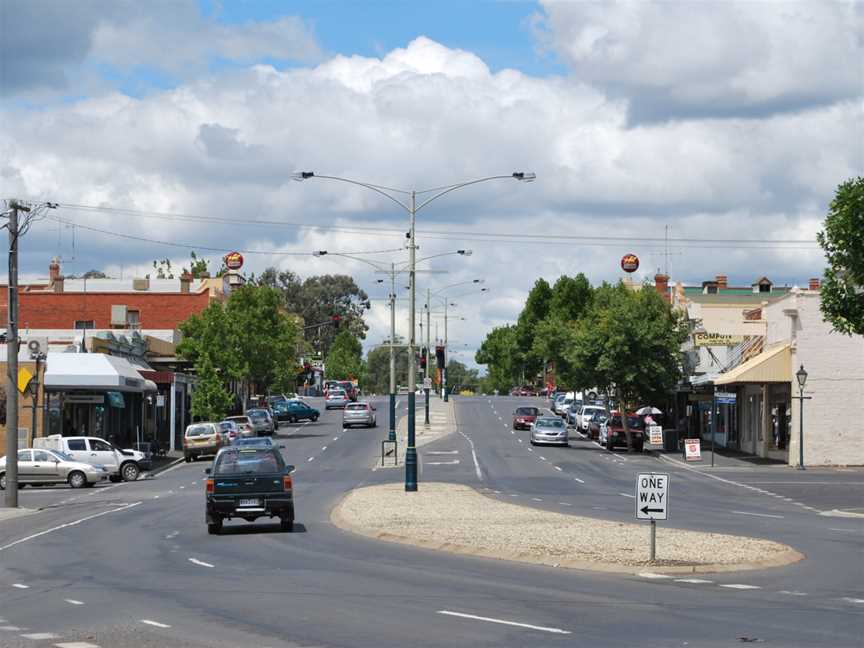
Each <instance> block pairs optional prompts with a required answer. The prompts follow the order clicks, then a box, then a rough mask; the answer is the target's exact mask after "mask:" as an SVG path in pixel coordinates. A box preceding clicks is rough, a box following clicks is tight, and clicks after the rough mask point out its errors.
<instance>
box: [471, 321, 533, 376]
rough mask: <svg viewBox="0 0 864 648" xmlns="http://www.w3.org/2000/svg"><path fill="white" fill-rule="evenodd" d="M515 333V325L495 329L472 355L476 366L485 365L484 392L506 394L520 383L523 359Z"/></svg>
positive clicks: (516, 331) (516, 330)
mask: <svg viewBox="0 0 864 648" xmlns="http://www.w3.org/2000/svg"><path fill="white" fill-rule="evenodd" d="M517 333H518V329H517V326H516V325H507V326H499V327H496V328H494V329H492V330H491V331H490V332H489V333H488V334H487V335H486V339H485V340H483V342H482V344H481V345H480V348H479V349H477V353H475V354H474V361H475V362H477V364H481V365H486V378H485V380H484V389H485V390H486V391H494V390H498V391H499V392H507V391H509V390H510V388H511V387H512V386H513V385H514V384H516V383H517V382H519V381H520V379H521V375H522V367H523V366H524V359H523V354H522V353H521V351H520V348H519V342H518V337H517Z"/></svg>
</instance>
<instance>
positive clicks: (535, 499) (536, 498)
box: [531, 497, 543, 502]
mask: <svg viewBox="0 0 864 648" xmlns="http://www.w3.org/2000/svg"><path fill="white" fill-rule="evenodd" d="M531 499H532V500H534V501H535V502H542V501H543V500H542V499H540V498H539V497H532V498H531Z"/></svg>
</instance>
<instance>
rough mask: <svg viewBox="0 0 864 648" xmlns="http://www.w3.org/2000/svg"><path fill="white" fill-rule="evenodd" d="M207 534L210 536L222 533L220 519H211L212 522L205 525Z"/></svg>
mask: <svg viewBox="0 0 864 648" xmlns="http://www.w3.org/2000/svg"><path fill="white" fill-rule="evenodd" d="M207 533H209V534H210V535H219V534H220V533H222V518H213V521H212V522H209V523H208V524H207Z"/></svg>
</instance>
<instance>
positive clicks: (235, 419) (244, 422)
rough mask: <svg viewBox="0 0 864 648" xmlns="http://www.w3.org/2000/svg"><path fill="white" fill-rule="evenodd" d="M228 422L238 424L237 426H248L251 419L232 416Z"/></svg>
mask: <svg viewBox="0 0 864 648" xmlns="http://www.w3.org/2000/svg"><path fill="white" fill-rule="evenodd" d="M225 420H226V421H231V422H232V423H236V424H237V425H248V424H249V417H248V416H231V417H229V418H227V419H225Z"/></svg>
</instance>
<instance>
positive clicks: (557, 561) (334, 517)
mask: <svg viewBox="0 0 864 648" xmlns="http://www.w3.org/2000/svg"><path fill="white" fill-rule="evenodd" d="M468 488H470V487H468ZM472 490H474V492H475V493H477V494H478V495H482V496H484V497H485V498H488V499H490V500H492V501H495V502H499V501H500V500H498V499H496V498H493V497H491V496H490V495H488V494H486V493H483V492H481V491H478V490H477V489H472ZM352 492H353V491H349V492H347V493H346V494H345V495H344V496H343V498H342V499H341V500H340V501H339V502H338V503H337V504H336V506H334V507H333V509H332V510H331V512H330V520H331V522H332V523H333V524H334V525H335V526H337V527H338V528H340V529H343V530H345V531H349V532H351V533H355V534H357V535H361V536H364V537H367V538H372V539H374V540H381V541H384V542H396V543H399V544H406V545H413V546H416V547H421V548H424V549H433V550H436V551H446V552H450V553H456V554H462V555H468V556H475V557H481V558H492V559H496V560H509V561H514V562H522V563H530V564H535V565H543V566H547V567H555V568H565V569H576V570H583V571H597V572H605V573H617V574H628V575H637V574H639V573H641V572H643V571H645V569H651V571H652V572H655V573H662V574H710V573H724V572H738V571H749V570H759V569H768V568H773V567H784V566H787V565H791V564H794V563H796V562H799V561H801V560H803V559H804V558H805V557H806V556H805V555H804V554H802V553H801V552H799V551H797V550H795V549H793V548H792V547H788V546H786V549H785V550H784V551H783V552H781V553H780V554H778V555H775V556H772V557H770V558H766V559H763V560H758V561H750V562H742V563H737V564H729V563H699V564H689V565H681V564H678V565H664V564H662V562H659V561H658V562H654V563H652V562H651V561H647V560H646V561H644V562H641V563H639V564H631V565H626V564H620V563H609V562H599V561H593V560H592V561H585V560H568V559H561V558H559V557H554V556H542V555H538V554H534V553H530V552H518V551H509V550H502V549H496V550H490V549H487V548H485V547H476V546H469V545H463V544H457V543H453V542H447V541H440V540H435V539H430V538H416V537H409V536H404V535H400V534H398V533H391V532H387V531H377V530H374V529H369V528H367V527H364V526H362V525H359V524H356V523H355V522H353V521H352V520H350V519H349V518H348V517H346V516H345V515H344V514H343V506H344V504H345V502H346V501H347V499H348V497H349V496H350V495H351V493H352ZM510 505H511V506H518V507H519V508H525V509H531V510H532V511H533V512H536V511H537V510H538V509H533V508H531V507H526V506H521V505H516V504H512V503H511V504H510ZM569 517H574V518H576V517H579V518H581V519H587V520H591V519H592V518H585V517H584V516H569ZM598 522H601V520H598ZM697 533H701V532H697ZM778 544H779V543H778Z"/></svg>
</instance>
